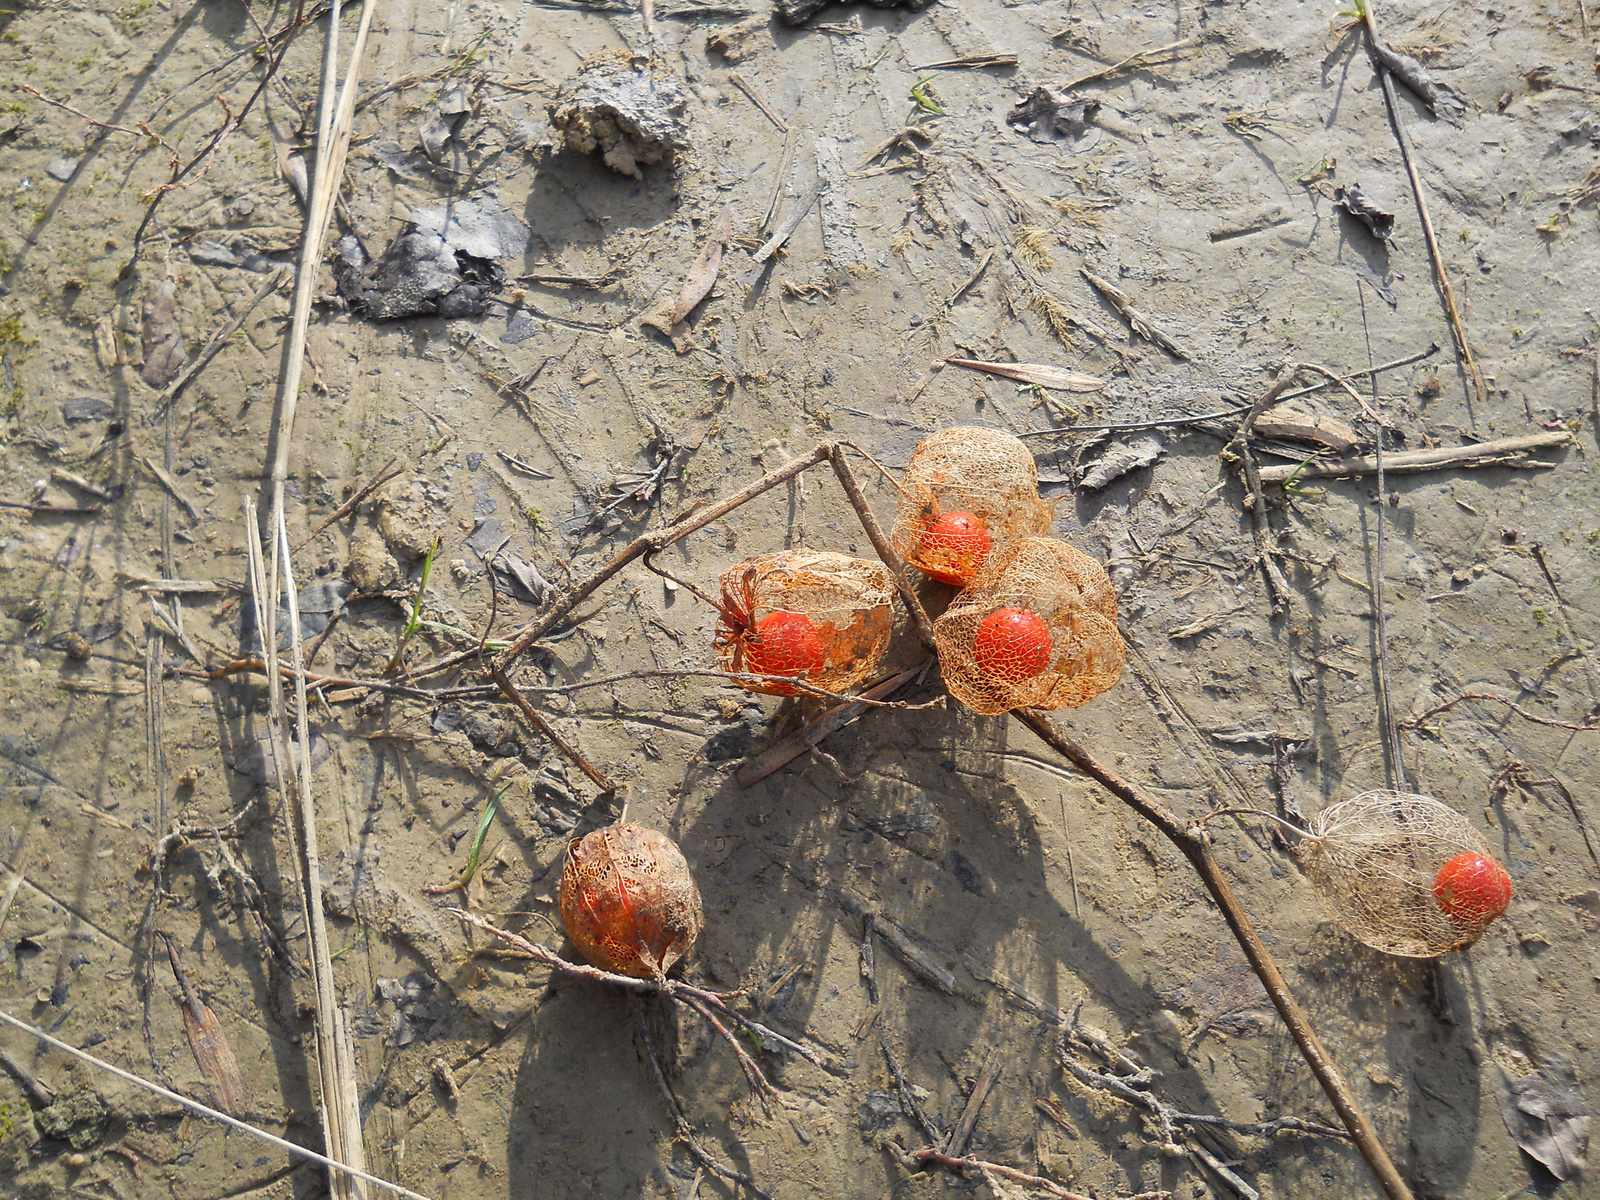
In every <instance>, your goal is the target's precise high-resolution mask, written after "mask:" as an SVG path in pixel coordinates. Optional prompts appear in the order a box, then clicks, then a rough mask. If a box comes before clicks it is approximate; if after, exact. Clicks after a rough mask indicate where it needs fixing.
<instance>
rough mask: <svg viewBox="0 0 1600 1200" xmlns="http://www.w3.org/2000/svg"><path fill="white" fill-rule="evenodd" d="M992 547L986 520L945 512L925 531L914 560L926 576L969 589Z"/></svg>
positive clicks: (967, 514) (965, 513) (960, 513)
mask: <svg viewBox="0 0 1600 1200" xmlns="http://www.w3.org/2000/svg"><path fill="white" fill-rule="evenodd" d="M989 546H990V541H989V530H988V527H987V526H985V525H984V523H983V518H982V517H976V516H973V515H972V514H971V513H968V512H953V513H945V514H944V516H942V517H940V518H939V519H938V520H936V521H934V522H933V524H931V525H929V526H928V528H927V529H926V530H924V531H923V534H922V540H921V541H920V542H918V543H917V553H916V557H915V559H914V560H913V561H914V564H915V566H916V568H917V570H919V571H921V572H922V573H923V574H924V575H929V576H932V577H933V578H934V579H937V580H938V581H939V582H940V583H953V584H955V585H956V586H957V587H965V586H966V585H967V584H969V583H971V582H972V577H973V576H974V575H976V574H977V573H978V568H979V567H981V566H982V565H983V560H984V559H986V558H988V557H989Z"/></svg>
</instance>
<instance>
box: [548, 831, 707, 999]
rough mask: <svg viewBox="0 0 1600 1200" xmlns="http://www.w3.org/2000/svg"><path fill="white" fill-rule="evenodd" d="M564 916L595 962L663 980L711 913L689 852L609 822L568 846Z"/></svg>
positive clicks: (572, 934)
mask: <svg viewBox="0 0 1600 1200" xmlns="http://www.w3.org/2000/svg"><path fill="white" fill-rule="evenodd" d="M561 921H562V924H564V925H565V926H566V928H567V937H569V938H571V939H572V944H573V945H574V946H576V947H577V948H578V952H579V953H580V954H582V955H583V957H584V958H585V959H587V960H588V961H589V962H590V963H591V964H592V965H593V966H596V967H599V968H600V969H601V970H602V971H612V972H615V973H616V974H619V975H632V976H635V977H636V978H639V979H659V978H660V977H661V976H663V975H665V974H666V973H667V972H668V971H669V970H670V969H671V968H672V965H673V964H674V963H676V962H677V961H678V960H679V959H680V958H682V957H683V956H684V955H685V954H687V953H688V952H689V950H690V948H691V947H692V946H693V945H694V942H695V939H696V938H697V937H699V936H700V930H701V928H702V926H703V925H704V918H703V916H702V913H701V906H700V889H699V888H698V887H696V886H695V882H694V876H693V875H691V874H690V873H689V864H688V863H687V862H686V861H685V860H684V857H683V851H681V850H679V849H678V845H677V843H676V842H674V841H673V840H672V839H671V838H669V837H667V836H666V835H665V834H662V833H657V832H656V831H655V830H654V829H646V828H645V827H644V826H642V825H633V824H626V825H624V824H617V825H607V826H606V827H605V828H604V829H597V830H595V831H594V832H593V833H589V834H585V835H584V836H583V837H581V838H574V839H573V840H572V841H570V842H568V843H567V862H566V865H565V866H564V867H563V868H562V870H561Z"/></svg>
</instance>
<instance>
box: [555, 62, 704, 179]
mask: <svg viewBox="0 0 1600 1200" xmlns="http://www.w3.org/2000/svg"><path fill="white" fill-rule="evenodd" d="M636 61H637V60H635V59H634V58H633V57H632V56H631V55H629V54H626V53H622V52H609V53H605V54H597V55H595V56H594V57H593V58H590V59H588V60H587V61H586V62H585V63H584V64H583V66H582V67H580V68H579V69H578V73H577V74H576V75H574V76H572V78H570V79H568V80H567V81H566V82H565V83H563V84H562V85H561V87H560V88H558V89H557V91H556V97H555V99H554V100H553V101H552V102H551V104H550V123H551V124H552V125H554V126H555V127H556V128H557V129H558V130H560V131H561V133H562V135H563V136H564V137H565V139H566V144H567V149H569V150H571V151H572V152H573V153H575V154H593V153H594V152H595V151H597V150H598V151H599V152H600V156H601V158H602V159H603V161H604V162H605V164H606V166H608V167H610V168H611V169H612V170H613V171H617V172H620V173H621V174H623V175H631V176H633V178H635V179H642V178H643V174H642V173H641V171H640V170H639V168H640V167H648V166H654V165H655V164H656V163H658V162H660V161H661V160H662V159H664V158H665V157H666V156H667V155H668V154H670V153H672V152H673V151H675V150H687V149H688V148H689V130H688V126H687V125H686V124H685V123H684V119H683V114H684V111H685V109H686V108H687V107H688V97H687V96H685V95H684V93H683V90H682V89H681V88H680V87H679V86H678V84H677V82H676V81H674V80H673V79H671V78H670V77H668V76H664V75H656V74H653V73H651V72H649V71H646V70H641V69H640V68H639V67H638V66H637V65H636Z"/></svg>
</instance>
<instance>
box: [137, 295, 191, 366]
mask: <svg viewBox="0 0 1600 1200" xmlns="http://www.w3.org/2000/svg"><path fill="white" fill-rule="evenodd" d="M177 309H178V281H177V280H176V279H173V278H172V277H171V276H168V277H167V278H166V279H163V280H162V281H161V282H160V283H158V284H156V285H155V287H153V288H151V289H150V291H149V293H148V294H146V296H145V298H144V328H143V335H144V336H143V339H142V345H143V348H144V366H143V367H141V368H140V370H139V377H140V378H141V379H143V380H144V381H145V382H146V383H148V384H149V385H150V386H151V387H153V388H160V387H166V386H167V384H168V383H170V382H172V377H173V376H174V375H176V374H177V373H178V368H179V367H181V366H183V359H184V355H185V354H186V353H187V351H186V348H185V346H184V341H183V331H182V330H181V329H179V328H178V320H177Z"/></svg>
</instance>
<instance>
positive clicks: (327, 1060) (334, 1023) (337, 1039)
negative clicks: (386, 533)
mask: <svg viewBox="0 0 1600 1200" xmlns="http://www.w3.org/2000/svg"><path fill="white" fill-rule="evenodd" d="M339 7H340V5H339V0H333V3H332V5H331V8H330V12H329V23H328V38H327V43H326V47H325V53H324V57H323V67H322V98H321V103H320V105H319V108H318V119H317V161H316V175H315V187H314V189H313V192H312V196H311V203H310V205H309V207H308V211H307V214H306V224H305V231H304V234H303V236H302V238H301V244H300V261H299V263H298V265H297V267H296V270H295V293H294V307H293V316H292V324H291V327H290V332H289V340H288V344H287V346H286V347H285V352H284V360H283V374H282V375H281V376H280V378H279V381H278V399H277V410H276V412H275V414H274V420H273V442H274V446H275V453H274V457H273V462H272V471H271V475H270V478H271V481H272V502H271V505H272V506H271V512H270V519H269V522H268V529H269V530H270V531H271V537H272V554H271V571H270V576H269V577H268V578H266V579H263V577H262V576H263V575H264V574H265V573H264V572H263V571H262V570H261V558H262V555H261V550H260V547H259V545H258V544H257V543H256V534H257V530H258V529H259V525H258V523H257V518H256V513H255V508H254V505H253V504H248V503H247V506H246V513H247V519H248V521H249V524H250V537H248V538H247V539H246V541H247V542H249V543H250V546H251V554H250V557H251V568H252V590H253V592H254V595H255V600H256V605H257V620H258V626H257V627H258V628H259V630H260V631H261V638H262V643H263V645H264V647H265V649H266V655H267V660H268V666H269V673H268V682H269V687H270V691H271V703H270V712H269V722H270V725H271V727H272V731H273V738H272V748H273V753H274V754H275V755H277V757H278V765H279V768H280V771H279V775H278V778H279V779H280V780H281V779H288V778H291V777H295V781H296V783H297V785H298V795H299V802H300V812H299V818H300V835H301V846H300V851H301V853H300V854H297V855H295V856H294V858H295V862H296V864H297V865H298V866H300V868H301V878H300V885H301V887H300V894H301V906H302V911H303V914H304V916H305V921H306V929H307V931H308V933H309V934H310V938H311V952H312V961H311V971H312V979H313V982H314V985H315V990H316V998H317V1021H316V1025H317V1067H318V1075H319V1078H320V1081H321V1088H320V1103H321V1107H322V1119H323V1129H324V1136H325V1137H326V1139H327V1147H328V1152H329V1157H330V1158H332V1159H334V1160H336V1161H339V1162H343V1163H346V1164H348V1165H350V1166H352V1167H355V1168H357V1169H361V1168H362V1167H363V1166H364V1164H365V1162H366V1154H365V1150H364V1148H363V1147H362V1144H361V1120H360V1110H359V1100H358V1094H357V1088H356V1076H355V1057H354V1053H353V1050H352V1048H351V1046H350V1043H349V1038H348V1035H347V1033H346V1031H345V1028H344V1021H343V1014H342V1013H341V1011H340V1009H339V1006H338V999H337V995H336V993H335V992H334V987H333V964H332V960H331V958H330V952H329V948H328V941H327V927H326V925H325V923H324V920H323V913H322V882H321V864H320V861H319V856H318V848H317V826H316V806H315V803H314V801H313V799H312V794H311V760H310V735H309V730H308V729H307V727H306V702H305V691H306V687H305V664H304V660H303V654H302V647H301V643H300V616H299V611H298V605H297V603H296V593H295V588H294V582H293V580H292V578H291V577H290V567H289V563H290V555H291V550H290V547H289V538H288V532H287V526H286V524H285V522H284V513H283V496H284V484H285V482H286V480H287V479H288V474H289V447H290V445H291V444H292V442H293V437H294V418H295V410H296V406H297V404H298V402H299V397H300V377H301V373H302V369H303V366H304V363H305V358H306V337H307V334H308V332H309V330H310V323H311V302H312V298H313V294H314V292H315V289H316V282H317V270H318V266H319V264H320V263H321V261H322V252H323V246H324V244H325V242H326V239H327V233H328V226H329V223H330V221H331V220H332V215H333V207H334V203H335V200H336V198H337V196H338V190H339V181H340V180H341V179H342V178H343V175H344V158H345V151H346V149H347V148H348V146H349V142H350V127H351V123H352V121H353V119H354V115H355V101H356V82H357V80H358V79H359V77H360V74H361V58H362V55H363V53H364V51H365V48H366V41H367V33H368V31H369V30H370V29H371V26H372V18H373V15H374V13H375V11H376V8H377V5H376V0H364V2H363V4H362V9H361V23H360V25H359V26H358V28H357V31H356V37H355V44H354V47H353V49H352V51H351V55H350V62H349V67H348V69H347V71H346V75H345V80H344V85H343V87H342V88H336V85H337V83H338V75H337V66H338V56H339ZM280 578H281V582H282V586H283V588H284V590H285V592H286V593H287V600H288V608H289V628H290V636H291V639H292V645H291V650H292V657H293V661H294V668H295V694H296V699H297V701H298V706H297V707H298V728H297V730H296V732H297V735H298V741H299V751H300V762H299V764H298V770H296V769H295V765H294V764H293V763H292V762H291V760H290V756H289V754H288V752H287V751H288V747H287V741H286V740H285V738H284V735H283V724H282V720H281V718H282V714H283V712H284V708H283V683H282V677H281V673H280V671H279V664H278V647H277V637H276V617H277V598H278V594H279V586H280ZM269 616H270V617H271V618H272V623H271V624H269V623H268V622H267V618H268V617H269ZM284 768H288V773H287V774H285V773H284ZM292 824H293V823H292V822H291V826H292ZM329 1187H330V1190H331V1191H332V1193H333V1195H334V1197H335V1200H360V1198H362V1197H365V1196H366V1195H367V1192H366V1189H365V1188H364V1187H362V1186H361V1185H360V1184H359V1183H358V1182H357V1181H356V1180H355V1179H354V1178H352V1177H351V1176H348V1175H343V1174H339V1173H334V1174H333V1175H331V1176H330V1178H329Z"/></svg>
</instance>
